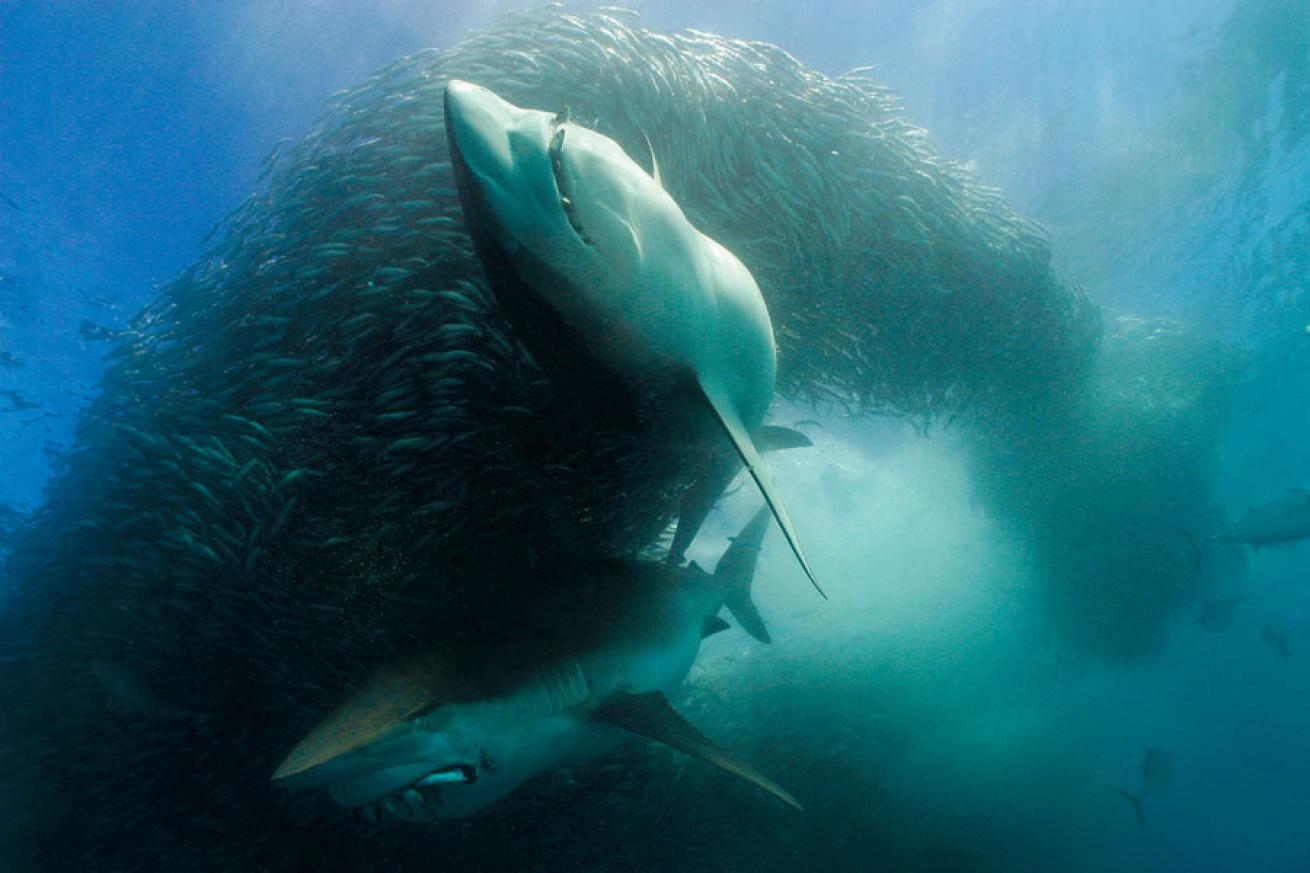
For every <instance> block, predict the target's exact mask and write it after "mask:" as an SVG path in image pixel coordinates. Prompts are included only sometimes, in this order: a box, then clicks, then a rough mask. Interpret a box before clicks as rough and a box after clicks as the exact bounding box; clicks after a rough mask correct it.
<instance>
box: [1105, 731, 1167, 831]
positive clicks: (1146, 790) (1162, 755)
mask: <svg viewBox="0 0 1310 873" xmlns="http://www.w3.org/2000/svg"><path fill="white" fill-rule="evenodd" d="M1137 769H1138V770H1139V771H1140V772H1141V774H1142V785H1141V787H1140V788H1139V789H1138V790H1137V792H1136V793H1133V792H1131V791H1126V790H1124V789H1119V796H1120V797H1122V798H1123V799H1124V800H1127V801H1128V802H1129V803H1130V804H1132V806H1133V811H1134V812H1135V813H1136V814H1137V824H1138V826H1145V825H1146V809H1145V807H1143V805H1142V801H1143V800H1144V799H1145V798H1147V797H1150V796H1151V795H1154V794H1160V793H1161V792H1163V791H1164V790H1165V789H1166V788H1168V787H1169V780H1170V779H1171V778H1173V769H1174V765H1173V756H1172V755H1170V754H1169V753H1168V752H1166V751H1165V750H1164V749H1160V748H1157V747H1155V746H1152V747H1151V748H1149V749H1147V750H1146V754H1145V755H1143V756H1142V763H1140V764H1138V765H1137Z"/></svg>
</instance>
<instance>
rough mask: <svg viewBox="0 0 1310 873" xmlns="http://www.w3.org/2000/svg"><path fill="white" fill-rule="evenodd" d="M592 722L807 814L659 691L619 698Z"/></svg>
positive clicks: (600, 710) (602, 708)
mask: <svg viewBox="0 0 1310 873" xmlns="http://www.w3.org/2000/svg"><path fill="white" fill-rule="evenodd" d="M591 719H592V720H593V721H598V722H603V723H605V724H611V725H614V726H615V727H620V728H623V729H624V730H626V731H631V732H632V733H634V734H638V735H640V736H643V737H646V738H647V739H651V740H655V741H656V742H660V743H664V745H666V746H669V747H670V748H674V749H677V750H678V751H679V752H682V753H684V754H687V755H691V756H692V757H693V758H699V759H701V760H702V761H704V762H706V763H707V764H713V765H714V766H715V767H718V768H719V769H720V770H724V771H726V772H728V773H731V774H732V775H733V776H736V777H737V778H738V779H743V780H745V781H746V782H749V783H750V784H752V785H754V786H756V787H757V788H763V789H764V790H765V791H767V792H769V793H770V794H772V795H773V796H774V797H776V798H778V799H779V800H781V801H782V802H783V803H785V804H787V805H788V806H790V807H792V808H793V809H796V810H798V811H801V812H804V809H802V807H801V805H800V804H799V803H797V802H796V798H794V797H792V796H791V794H790V793H788V791H787V790H786V789H784V788H783V787H782V786H780V785H778V783H776V782H774V781H773V780H772V779H770V778H769V777H767V776H765V775H764V774H762V773H760V772H759V771H757V770H756V769H755V768H753V767H751V766H750V765H749V764H746V763H744V762H742V761H738V760H737V759H736V758H734V757H733V756H732V755H730V754H729V753H727V752H725V751H724V750H723V749H720V748H719V747H718V746H717V745H715V744H714V742H713V741H712V740H710V739H709V738H708V737H706V736H705V735H704V734H703V733H701V732H700V731H698V730H697V729H696V727H695V726H694V725H692V724H691V722H689V721H687V720H686V719H685V718H683V717H682V716H680V715H678V713H677V712H676V711H674V709H673V707H672V706H670V705H669V701H668V698H666V697H665V696H664V695H663V694H662V693H660V692H659V691H649V692H647V693H645V694H616V695H615V696H614V697H612V698H610V699H609V700H608V701H606V702H605V703H604V704H603V705H601V706H599V707H597V708H596V709H595V710H593V711H592V713H591Z"/></svg>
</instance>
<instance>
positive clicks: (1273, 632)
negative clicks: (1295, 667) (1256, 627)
mask: <svg viewBox="0 0 1310 873" xmlns="http://www.w3.org/2000/svg"><path fill="white" fill-rule="evenodd" d="M1260 640H1261V642H1263V643H1264V644H1265V647H1266V648H1268V649H1269V651H1271V652H1273V653H1274V654H1275V655H1277V656H1278V657H1280V658H1282V659H1283V660H1284V661H1286V660H1287V659H1288V658H1290V657H1292V650H1291V649H1290V648H1288V645H1287V628H1285V627H1283V626H1282V625H1281V624H1274V623H1273V622H1270V623H1269V624H1267V625H1265V626H1264V630H1262V631H1260Z"/></svg>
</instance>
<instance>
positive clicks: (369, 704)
mask: <svg viewBox="0 0 1310 873" xmlns="http://www.w3.org/2000/svg"><path fill="white" fill-rule="evenodd" d="M442 672H443V670H442V669H441V665H440V664H439V663H438V662H437V661H436V660H435V659H433V658H426V659H421V660H417V661H411V662H409V663H407V664H405V665H403V666H399V667H393V668H389V669H385V670H381V671H379V672H378V673H375V674H374V675H373V676H372V677H371V678H370V679H369V680H368V681H367V682H366V683H364V686H363V687H362V688H360V689H359V690H358V691H356V692H355V693H354V694H352V695H351V696H350V697H349V698H347V700H346V702H345V703H343V704H341V705H340V706H338V707H337V708H336V709H334V710H333V711H332V712H331V713H329V714H328V716H327V717H326V718H324V719H323V720H322V721H321V722H319V723H318V724H317V725H316V726H315V727H314V729H313V730H311V731H310V732H309V733H308V734H306V735H305V738H304V739H303V740H301V741H300V743H299V744H298V745H297V746H296V747H295V748H294V749H292V750H291V753H290V754H289V755H287V756H286V758H285V759H283V761H282V763H281V764H280V765H278V768H277V770H275V771H274V773H273V778H274V779H286V778H288V777H290V776H295V775H296V774H297V773H303V772H304V771H306V770H309V769H310V768H313V767H317V766H318V765H319V764H324V763H326V762H328V761H331V760H332V759H333V758H337V757H340V756H341V755H344V754H346V753H347V752H352V751H354V750H355V749H358V748H360V747H362V746H366V745H368V744H369V743H371V742H373V741H374V740H376V739H377V738H378V737H380V736H382V735H383V734H385V733H386V732H387V731H389V730H391V729H392V728H393V727H395V726H396V725H398V724H400V723H401V722H403V721H405V720H406V719H408V718H412V717H413V716H415V715H418V714H419V713H420V712H423V711H424V710H426V709H429V708H431V705H432V703H433V701H434V700H435V698H436V688H437V686H438V680H439V677H440V676H441V674H442Z"/></svg>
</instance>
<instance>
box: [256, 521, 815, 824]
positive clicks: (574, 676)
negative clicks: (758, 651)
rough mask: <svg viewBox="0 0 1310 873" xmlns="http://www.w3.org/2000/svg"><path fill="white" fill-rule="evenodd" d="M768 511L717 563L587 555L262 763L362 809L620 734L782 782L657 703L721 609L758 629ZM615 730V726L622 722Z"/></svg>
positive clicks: (429, 808)
mask: <svg viewBox="0 0 1310 873" xmlns="http://www.w3.org/2000/svg"><path fill="white" fill-rule="evenodd" d="M768 521H769V515H768V510H767V509H761V510H760V512H759V513H757V515H756V516H755V517H754V518H753V519H752V520H751V521H750V523H748V524H747V525H746V527H745V528H744V529H743V531H742V533H741V535H739V536H738V537H736V538H735V539H734V541H733V542H732V544H731V545H730V546H729V547H728V549H727V550H726V551H725V552H724V555H723V557H722V558H720V560H719V566H718V567H717V568H716V569H715V572H714V574H713V575H710V574H707V573H705V572H704V571H703V570H701V569H700V568H699V567H698V566H696V565H695V564H694V563H693V564H689V565H688V566H686V567H681V568H678V567H672V566H669V565H668V564H665V563H655V562H650V561H621V560H608V559H603V560H587V561H579V562H577V563H575V564H574V565H572V566H570V567H561V568H558V572H568V573H569V574H570V576H571V578H570V579H568V580H567V582H566V584H555V585H553V586H551V589H552V590H553V591H556V592H557V593H556V594H554V595H552V596H551V597H550V598H548V599H545V600H542V601H541V602H538V603H535V604H533V608H532V609H529V610H526V612H525V615H524V617H523V620H522V622H521V623H519V624H516V625H514V626H513V627H507V628H501V629H498V630H497V631H496V632H495V633H492V634H485V633H484V634H481V635H480V637H479V639H478V640H468V641H464V642H463V643H453V644H451V645H448V646H443V647H442V648H441V649H440V650H439V651H436V652H433V653H431V654H428V655H426V656H424V657H420V658H416V659H413V660H411V661H407V662H405V663H402V664H398V665H393V666H389V667H387V668H386V669H384V670H381V671H380V672H378V673H377V674H375V675H374V676H373V677H372V678H371V679H370V680H369V681H368V682H367V683H365V685H364V687H363V688H362V689H361V690H359V691H358V692H357V693H355V694H354V695H353V696H351V697H350V698H349V699H347V700H346V702H345V703H344V704H342V705H341V706H340V707H338V708H337V709H336V710H335V711H333V712H332V713H331V714H330V715H328V717H327V718H326V719H324V720H323V721H322V722H321V723H320V724H319V725H318V726H317V727H315V728H314V729H313V730H312V731H310V732H309V734H308V735H307V736H306V737H305V738H304V739H303V740H302V741H301V742H300V744H299V745H297V746H296V747H295V748H294V749H293V750H292V751H291V753H290V754H289V755H287V757H286V759H285V760H284V761H283V762H282V763H281V765H280V766H279V767H278V768H277V770H276V772H275V773H274V774H273V779H274V780H276V781H278V782H281V783H283V784H285V785H287V786H290V787H301V788H326V789H327V790H328V791H329V792H330V793H331V795H332V797H333V798H334V799H335V800H336V801H337V802H338V803H340V804H341V805H343V806H348V807H357V808H360V809H361V810H362V811H363V813H364V814H365V815H366V816H368V817H370V818H374V817H378V816H385V817H391V818H399V819H402V820H411V821H412V820H428V819H434V818H455V817H460V816H465V815H469V814H471V813H474V812H477V811H478V810H480V809H483V808H485V807H487V806H489V805H490V804H492V803H495V802H496V801H498V800H500V799H501V798H503V797H504V796H506V795H507V794H509V793H510V792H511V791H513V790H514V789H515V788H517V787H518V786H519V785H521V784H522V783H523V782H524V781H526V780H527V779H529V778H531V777H532V776H534V775H536V774H538V773H541V772H543V771H545V770H548V769H551V768H554V767H560V766H567V765H576V764H578V763H581V762H585V761H587V760H590V759H593V758H595V757H597V756H599V755H602V754H604V753H605V752H607V751H608V750H609V749H610V748H612V747H613V746H614V745H615V744H616V743H617V742H619V741H620V740H621V739H622V737H623V735H624V731H627V732H629V733H635V734H639V735H642V736H645V737H648V738H650V739H654V740H659V741H660V742H663V743H666V744H668V745H669V746H672V747H673V748H675V749H678V750H680V751H682V752H685V753H687V754H690V755H693V756H695V757H697V758H700V759H702V760H704V761H708V762H709V763H711V764H714V765H715V766H717V767H719V768H721V769H723V770H726V771H727V772H729V773H732V774H733V775H735V776H738V777H739V778H742V779H744V780H746V781H748V782H750V783H752V784H754V785H757V786H759V787H760V788H763V789H764V790H765V791H768V792H769V793H770V794H772V795H774V796H775V797H777V798H778V799H780V800H782V801H783V802H784V803H786V804H788V805H790V806H793V807H795V808H797V809H799V808H800V805H799V804H798V803H797V802H796V800H795V798H793V797H792V796H791V795H790V794H788V793H787V792H786V791H785V790H783V789H782V788H780V787H779V786H778V785H776V784H775V783H774V782H772V781H771V780H769V779H768V778H767V777H765V776H763V775H761V774H760V773H758V772H756V771H755V770H754V769H752V768H751V767H750V766H749V765H747V764H745V763H742V762H741V761H738V760H737V759H735V758H733V757H732V756H731V755H729V754H728V753H727V752H725V751H723V750H722V749H720V748H719V747H717V746H716V745H715V744H714V743H712V742H711V741H710V740H708V739H707V738H706V737H705V736H704V735H702V734H701V733H700V732H699V731H698V730H696V728H694V727H693V726H692V725H691V724H689V723H688V722H687V721H685V720H684V719H683V718H682V717H681V716H679V715H678V714H677V713H676V712H675V711H674V710H673V708H672V707H671V706H670V705H669V702H668V699H667V697H666V695H667V694H669V693H671V692H673V691H674V690H675V689H676V688H677V687H678V686H679V685H680V684H681V683H682V680H683V678H684V677H685V676H686V675H687V672H688V671H689V670H690V669H691V666H692V663H693V662H694V661H695V659H696V655H697V653H698V652H699V650H700V644H701V640H702V639H703V638H704V637H705V636H708V635H709V634H712V633H715V632H717V631H720V630H723V629H724V628H725V627H727V624H726V623H725V622H724V621H723V620H722V619H720V618H719V617H718V612H719V609H720V607H722V606H725V605H726V606H727V607H728V609H729V611H730V612H731V613H733V615H734V616H735V617H736V618H737V619H738V621H739V623H740V624H741V626H742V628H743V629H745V630H746V631H747V632H748V633H751V634H752V635H754V636H756V637H757V638H760V639H762V640H763V641H765V642H767V641H768V634H767V632H766V631H765V630H764V623H763V620H762V619H761V618H760V615H759V613H758V612H757V611H756V610H755V607H754V604H753V603H752V602H751V598H750V584H751V579H752V577H753V576H754V571H755V563H756V557H757V555H758V552H759V543H760V539H761V537H762V536H763V533H764V530H765V527H766V526H767V524H768ZM620 729H621V730H620Z"/></svg>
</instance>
